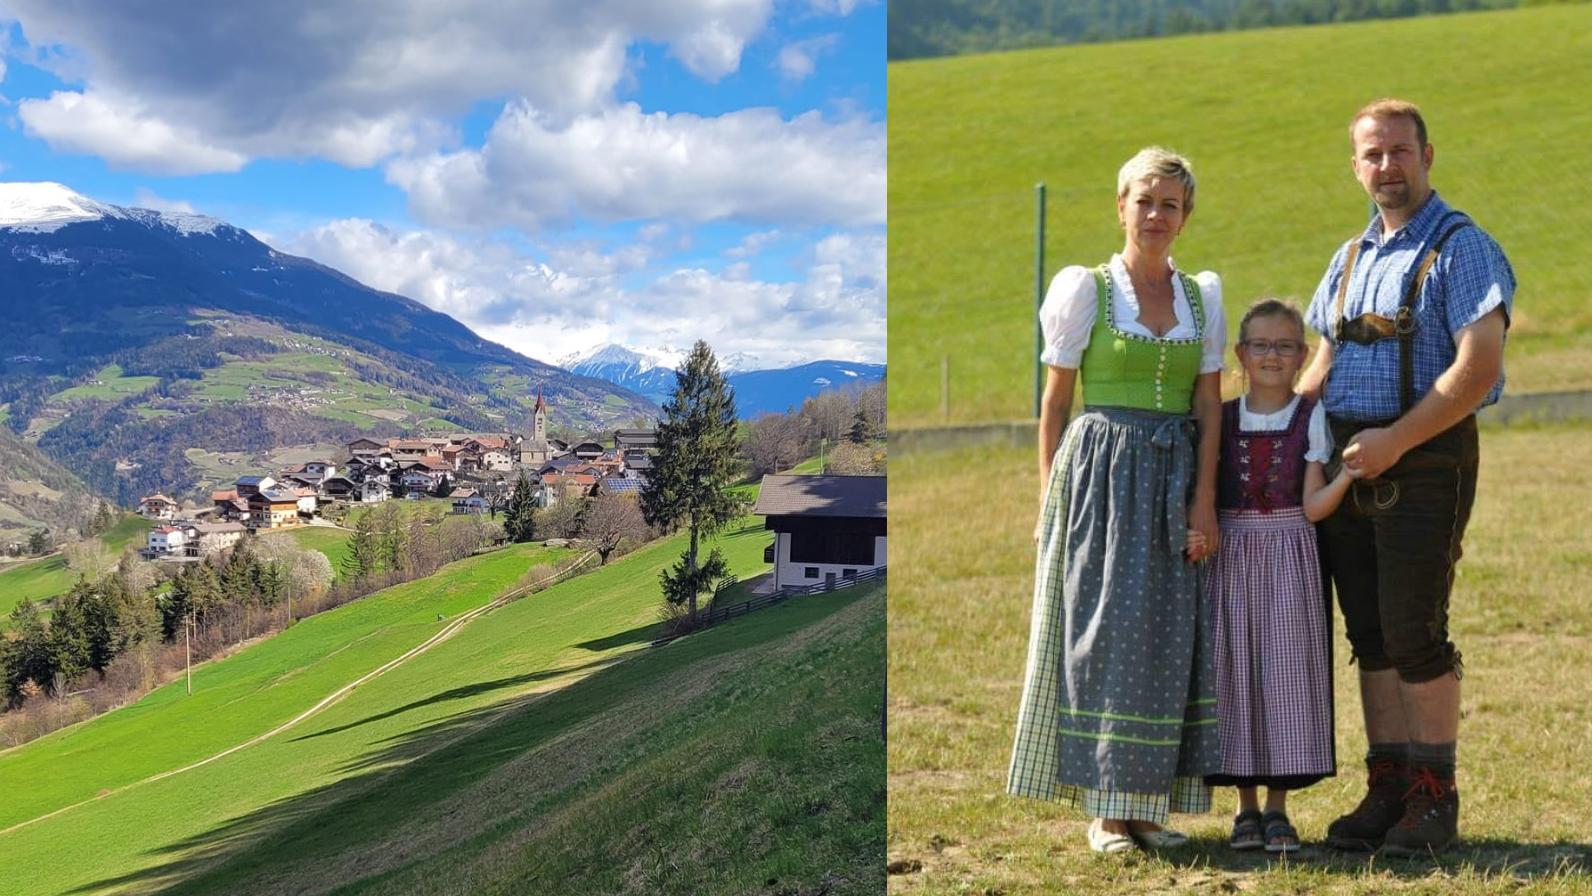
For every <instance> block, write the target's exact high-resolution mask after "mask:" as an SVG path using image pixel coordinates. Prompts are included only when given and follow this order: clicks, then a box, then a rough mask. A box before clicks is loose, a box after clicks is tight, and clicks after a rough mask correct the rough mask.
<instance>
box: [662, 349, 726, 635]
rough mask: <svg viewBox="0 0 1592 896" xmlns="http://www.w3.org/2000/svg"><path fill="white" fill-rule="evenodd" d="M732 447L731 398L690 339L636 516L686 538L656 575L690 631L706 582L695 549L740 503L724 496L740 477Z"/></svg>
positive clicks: (709, 353) (713, 363) (707, 353)
mask: <svg viewBox="0 0 1592 896" xmlns="http://www.w3.org/2000/svg"><path fill="white" fill-rule="evenodd" d="M740 448H741V445H740V435H739V432H738V427H737V426H736V420H735V397H734V395H733V393H732V392H731V390H730V387H729V384H728V383H726V382H725V381H724V376H723V375H722V374H721V373H720V372H719V362H718V360H717V359H716V358H714V356H713V350H712V349H711V348H709V347H708V344H707V343H706V342H702V341H700V340H698V341H697V343H696V345H694V346H692V347H691V354H690V356H689V357H687V358H686V361H685V364H684V365H683V366H681V368H680V370H679V371H678V372H677V373H676V374H675V385H674V395H673V396H671V397H670V398H669V400H668V401H667V402H665V403H664V405H663V419H662V420H661V421H659V423H658V449H657V454H656V455H655V456H654V457H653V460H652V472H651V473H650V474H649V475H648V478H647V484H646V486H645V487H644V488H643V489H642V490H641V511H642V514H643V515H644V516H645V517H646V520H647V522H648V523H649V524H650V525H654V526H662V527H666V528H674V527H678V526H679V525H681V524H682V523H683V524H684V525H685V526H686V527H687V528H688V529H689V530H690V532H691V543H690V546H689V547H687V548H686V551H685V553H684V554H683V555H681V561H682V562H681V564H679V565H677V566H676V567H675V568H674V569H671V570H668V571H666V572H664V573H663V574H662V575H661V579H662V583H663V591H664V596H665V598H666V599H667V600H668V601H669V602H670V603H673V604H680V603H685V604H686V605H687V614H688V615H687V619H688V620H689V624H691V625H695V624H696V618H697V595H698V594H700V593H701V592H702V591H703V590H705V588H704V586H705V584H706V583H705V582H704V581H703V580H704V578H706V576H705V575H704V572H703V570H704V569H706V568H707V567H704V566H703V565H702V564H700V563H699V562H698V559H697V549H698V544H699V542H700V540H701V538H702V536H704V535H711V534H713V533H714V532H716V531H718V529H719V527H720V526H722V525H724V524H725V523H726V522H728V521H729V520H731V519H733V518H734V517H735V516H736V515H737V514H738V513H740V511H741V502H740V501H739V500H737V499H736V498H735V496H734V495H732V494H730V492H729V491H727V489H728V487H729V486H730V485H731V484H732V483H733V482H734V481H735V479H736V478H737V476H738V475H739V472H740V471H739V467H738V464H737V460H736V458H737V455H738V454H739V453H740ZM709 565H710V566H711V565H712V564H709Z"/></svg>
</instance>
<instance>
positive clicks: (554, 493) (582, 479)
mask: <svg viewBox="0 0 1592 896" xmlns="http://www.w3.org/2000/svg"><path fill="white" fill-rule="evenodd" d="M539 485H540V487H539V488H538V489H537V491H536V504H537V506H539V507H552V506H554V505H556V504H557V503H558V502H559V500H560V499H562V498H567V497H574V496H579V497H588V496H590V495H591V494H592V492H594V491H595V490H596V488H597V475H596V474H595V473H593V472H589V471H583V472H578V473H577V472H573V471H571V472H565V473H548V474H546V475H543V476H542V477H541V481H540V483H539Z"/></svg>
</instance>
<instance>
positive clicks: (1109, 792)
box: [1007, 408, 1219, 823]
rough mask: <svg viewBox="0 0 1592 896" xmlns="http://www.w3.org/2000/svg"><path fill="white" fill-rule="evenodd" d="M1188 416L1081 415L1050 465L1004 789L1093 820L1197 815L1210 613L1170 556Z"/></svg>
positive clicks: (1178, 557)
mask: <svg viewBox="0 0 1592 896" xmlns="http://www.w3.org/2000/svg"><path fill="white" fill-rule="evenodd" d="M1190 430H1191V426H1190V424H1189V421H1188V420H1187V418H1185V417H1182V416H1178V415H1166V414H1158V413H1154V412H1150V411H1136V410H1128V409H1120V408H1089V409H1086V410H1085V412H1084V413H1083V414H1081V415H1080V416H1079V417H1078V419H1076V420H1074V421H1073V422H1072V424H1071V425H1070V426H1068V428H1067V432H1066V436H1065V438H1064V439H1063V443H1062V446H1061V449H1060V450H1059V451H1058V452H1057V455H1056V462H1055V464H1054V465H1053V467H1052V471H1051V480H1050V483H1049V488H1048V493H1047V497H1046V500H1045V506H1044V511H1043V524H1042V526H1041V534H1040V544H1039V559H1038V563H1037V565H1036V573H1035V582H1034V605H1033V620H1032V629H1031V631H1030V637H1029V653H1028V667H1027V671H1026V675H1025V680H1024V685H1023V697H1022V703H1021V706H1020V707H1019V710H1018V721H1017V735H1016V744H1015V747H1014V749H1013V753H1012V764H1011V771H1010V776H1009V778H1008V782H1007V790H1008V791H1009V792H1011V793H1013V794H1017V795H1020V796H1028V797H1034V798H1038V799H1047V800H1056V801H1060V802H1062V803H1065V804H1068V805H1071V806H1074V807H1076V808H1079V809H1082V810H1084V811H1085V812H1088V813H1089V814H1091V815H1097V816H1101V817H1107V818H1136V819H1144V820H1148V821H1155V822H1161V823H1164V822H1165V821H1166V817H1167V813H1168V812H1203V811H1207V810H1208V809H1209V807H1210V791H1209V789H1208V788H1206V787H1205V786H1204V782H1203V779H1202V776H1203V775H1205V774H1209V773H1213V772H1215V771H1216V770H1217V768H1218V766H1219V756H1218V755H1217V749H1218V747H1217V739H1216V730H1215V729H1216V706H1215V704H1216V695H1215V685H1214V680H1213V679H1212V677H1211V673H1210V653H1209V637H1210V635H1209V631H1208V622H1209V613H1208V611H1207V610H1206V609H1205V607H1204V603H1203V600H1202V598H1201V595H1200V588H1199V576H1198V574H1197V572H1196V571H1195V569H1194V567H1193V566H1191V565H1189V564H1188V563H1187V562H1186V561H1185V560H1184V558H1183V553H1182V549H1183V543H1184V533H1185V531H1186V530H1187V527H1188V495H1189V489H1190V485H1191V483H1192V481H1193V474H1194V446H1193V441H1192V438H1191V431H1190Z"/></svg>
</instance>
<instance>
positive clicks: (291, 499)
mask: <svg viewBox="0 0 1592 896" xmlns="http://www.w3.org/2000/svg"><path fill="white" fill-rule="evenodd" d="M248 502H249V526H250V527H251V528H254V529H278V528H282V527H284V526H297V525H298V524H299V496H298V495H297V494H296V493H294V492H293V491H292V490H291V489H286V488H278V487H275V486H273V487H271V488H267V489H265V490H263V491H259V492H256V493H254V494H252V495H249V497H248Z"/></svg>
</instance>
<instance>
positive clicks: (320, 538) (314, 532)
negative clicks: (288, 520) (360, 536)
mask: <svg viewBox="0 0 1592 896" xmlns="http://www.w3.org/2000/svg"><path fill="white" fill-rule="evenodd" d="M287 531H288V536H289V537H290V538H292V539H293V540H294V541H295V542H297V543H298V546H299V547H301V548H309V549H311V550H316V551H320V552H321V553H322V554H325V555H326V559H327V560H330V561H331V563H332V574H333V575H335V576H337V577H338V578H342V577H343V572H342V570H343V561H344V560H345V559H347V558H348V539H349V537H350V536H352V535H353V534H354V533H352V532H349V531H346V530H343V529H333V528H331V527H330V526H300V527H299V528H297V529H289V530H287Z"/></svg>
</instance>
